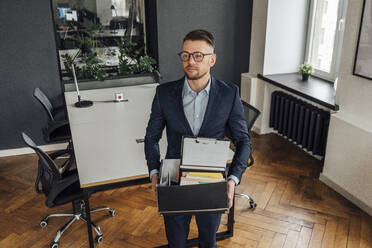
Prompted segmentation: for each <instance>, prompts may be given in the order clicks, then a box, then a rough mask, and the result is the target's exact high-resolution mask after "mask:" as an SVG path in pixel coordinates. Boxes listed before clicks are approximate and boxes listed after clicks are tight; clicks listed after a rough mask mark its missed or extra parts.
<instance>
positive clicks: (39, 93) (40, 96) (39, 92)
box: [34, 88, 54, 121]
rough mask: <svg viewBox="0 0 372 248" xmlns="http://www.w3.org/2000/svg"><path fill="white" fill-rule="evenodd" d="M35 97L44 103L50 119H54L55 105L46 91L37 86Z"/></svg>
mask: <svg viewBox="0 0 372 248" xmlns="http://www.w3.org/2000/svg"><path fill="white" fill-rule="evenodd" d="M34 97H35V98H36V99H37V100H38V101H39V102H40V103H41V105H43V107H44V109H45V110H46V111H47V113H48V116H49V119H50V120H52V121H54V117H53V105H52V103H51V102H50V101H49V99H48V97H47V96H46V95H45V94H44V92H43V91H42V90H41V89H39V88H35V90H34Z"/></svg>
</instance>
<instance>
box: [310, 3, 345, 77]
mask: <svg viewBox="0 0 372 248" xmlns="http://www.w3.org/2000/svg"><path fill="white" fill-rule="evenodd" d="M317 1H318V0H310V8H309V19H308V27H307V38H306V46H305V47H306V48H305V62H307V63H310V61H311V59H310V56H311V48H312V45H313V44H312V38H313V35H314V22H315V14H316V3H317ZM339 1H340V2H339V5H338V10H337V24H336V34H335V40H334V44H333V53H332V62H331V70H330V72H329V73H327V72H325V71H321V70H317V69H315V68H314V73H313V75H314V76H316V77H319V78H322V79H325V80H327V81H332V82H335V81H336V79H337V77H338V73H339V70H340V61H341V53H342V43H343V37H344V30H345V20H346V11H347V4H348V2H347V0H339Z"/></svg>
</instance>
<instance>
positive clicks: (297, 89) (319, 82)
mask: <svg viewBox="0 0 372 248" xmlns="http://www.w3.org/2000/svg"><path fill="white" fill-rule="evenodd" d="M257 77H258V78H260V79H262V80H264V81H266V82H268V83H271V84H273V85H275V86H277V87H279V88H282V89H285V90H287V91H289V92H292V93H294V94H296V95H299V96H301V97H303V98H306V99H308V100H310V101H313V102H315V103H318V104H320V105H322V106H324V107H326V108H329V109H332V110H335V111H337V110H339V106H338V105H337V104H335V95H336V91H335V89H334V87H333V84H332V83H330V82H328V81H326V80H323V79H320V78H316V77H311V76H310V78H309V80H308V81H302V80H301V75H299V74H298V73H285V74H272V75H262V74H258V75H257Z"/></svg>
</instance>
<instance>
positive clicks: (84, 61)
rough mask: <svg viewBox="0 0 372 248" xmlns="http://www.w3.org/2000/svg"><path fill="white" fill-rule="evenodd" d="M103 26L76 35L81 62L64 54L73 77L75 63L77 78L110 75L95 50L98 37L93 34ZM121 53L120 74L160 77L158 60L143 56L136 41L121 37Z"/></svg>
mask: <svg viewBox="0 0 372 248" xmlns="http://www.w3.org/2000/svg"><path fill="white" fill-rule="evenodd" d="M100 29H101V26H99V25H96V26H92V28H91V30H90V31H89V33H88V34H84V35H83V34H79V35H76V36H75V37H74V40H75V41H76V42H77V43H78V47H79V49H80V51H81V53H80V57H79V59H80V61H79V64H77V62H76V61H75V58H73V57H72V56H71V55H69V54H65V55H62V58H63V63H64V65H65V68H66V71H67V72H68V74H69V75H71V78H72V65H74V68H75V73H76V77H77V79H95V80H101V81H103V80H105V79H106V77H107V76H108V75H107V73H106V72H105V70H104V66H103V65H100V64H99V60H98V57H97V53H96V52H94V48H95V47H97V41H96V39H93V38H92V37H94V36H93V35H92V34H93V33H94V32H98V31H99V30H100ZM117 46H118V47H119V52H120V54H119V55H118V58H119V66H118V68H117V69H118V72H117V74H118V75H134V74H141V73H155V74H156V75H157V76H158V77H160V76H161V75H160V72H159V71H158V70H157V69H156V60H155V59H153V58H152V57H150V56H148V55H145V56H141V55H140V54H141V50H142V49H143V48H141V49H137V48H136V47H137V44H136V43H135V42H132V41H129V40H127V39H125V38H121V39H120V41H117Z"/></svg>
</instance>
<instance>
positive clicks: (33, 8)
mask: <svg viewBox="0 0 372 248" xmlns="http://www.w3.org/2000/svg"><path fill="white" fill-rule="evenodd" d="M251 7H252V0H234V1H232V0H203V1H199V0H177V1H175V0H159V1H157V19H158V20H157V23H158V45H159V63H160V71H161V73H162V75H163V77H164V78H163V79H162V81H163V82H165V81H169V80H174V79H177V78H179V77H181V76H183V73H182V70H181V64H180V62H179V59H178V56H177V53H178V52H179V51H180V49H181V45H182V44H181V43H182V39H183V37H184V35H185V34H186V33H187V32H189V31H190V30H193V29H196V28H205V29H207V30H210V31H211V32H212V33H213V34H214V35H215V37H216V40H217V47H216V53H217V64H216V66H215V68H214V69H213V74H214V75H215V76H216V77H217V78H219V79H222V80H225V81H229V82H235V83H239V82H240V73H241V72H247V71H248V62H249V48H250V24H251V13H250V11H251V9H252V8H251ZM0 30H1V35H0V54H1V56H0V150H3V149H12V148H18V147H25V145H24V144H23V142H22V140H21V139H20V133H21V132H22V131H25V132H27V133H28V134H30V135H31V137H33V138H35V142H36V143H37V144H38V145H42V144H45V142H44V141H43V138H42V132H41V127H43V126H44V125H45V123H46V121H47V115H46V113H45V111H44V109H43V108H42V106H41V105H40V104H39V102H37V101H36V100H35V99H34V98H33V96H32V94H33V90H34V88H35V87H40V88H41V89H42V90H44V91H45V92H46V94H47V95H48V96H49V97H50V98H52V101H53V103H55V104H61V103H62V102H63V97H62V88H61V84H60V78H59V71H58V64H57V53H56V48H55V38H54V29H53V21H52V14H51V6H50V1H49V0H33V1H32V4H31V3H30V1H27V0H17V1H12V0H1V1H0Z"/></svg>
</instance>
